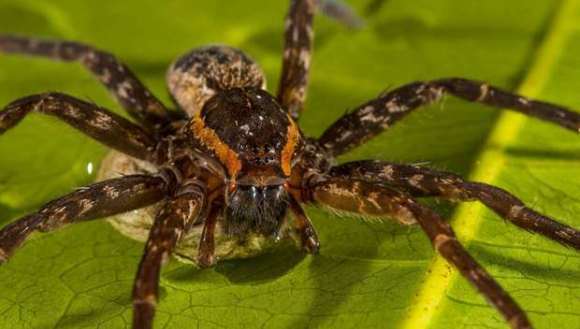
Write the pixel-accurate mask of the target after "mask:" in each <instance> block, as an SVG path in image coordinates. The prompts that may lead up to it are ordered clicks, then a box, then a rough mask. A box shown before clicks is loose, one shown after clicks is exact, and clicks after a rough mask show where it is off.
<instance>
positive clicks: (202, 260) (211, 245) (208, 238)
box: [197, 205, 222, 267]
mask: <svg viewBox="0 0 580 329" xmlns="http://www.w3.org/2000/svg"><path fill="white" fill-rule="evenodd" d="M221 211H222V206H215V205H214V206H213V207H212V208H211V209H210V211H209V214H208V216H207V218H206V219H205V223H204V224H203V230H202V232H201V238H200V239H199V247H198V253H197V265H198V266H200V267H211V266H213V265H214V264H215V262H216V259H215V240H214V238H215V226H216V224H217V218H218V216H219V214H220V212H221Z"/></svg>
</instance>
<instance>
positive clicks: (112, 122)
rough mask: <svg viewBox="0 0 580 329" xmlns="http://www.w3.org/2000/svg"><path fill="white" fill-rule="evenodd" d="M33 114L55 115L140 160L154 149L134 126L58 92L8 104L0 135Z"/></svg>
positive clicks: (0, 120) (0, 116) (149, 139)
mask: <svg viewBox="0 0 580 329" xmlns="http://www.w3.org/2000/svg"><path fill="white" fill-rule="evenodd" d="M33 111H36V112H40V113H44V114H48V115H52V116H55V117H57V118H58V119H60V120H62V121H64V122H66V123H68V124H69V125H71V126H73V127H74V128H76V129H78V130H79V131H81V132H82V133H85V134H87V135H89V136H90V137H92V138H94V139H96V140H97V141H99V142H101V143H103V144H105V145H107V146H109V147H111V148H114V149H116V150H119V151H121V152H123V153H125V154H128V155H131V156H133V157H136V158H139V159H143V160H147V159H149V158H150V154H151V151H152V150H153V148H154V147H155V141H154V139H153V138H152V137H151V136H150V135H149V134H148V133H147V132H145V131H144V130H143V129H142V128H141V127H139V126H137V125H136V124H134V123H131V122H130V121H128V120H127V119H125V118H123V117H121V116H119V115H117V114H115V113H113V112H110V111H108V110H106V109H103V108H101V107H98V106H96V105H94V104H92V103H87V102H85V101H82V100H80V99H77V98H74V97H72V96H68V95H65V94H61V93H47V94H39V95H32V96H27V97H24V98H20V99H18V100H16V101H14V102H12V103H10V104H8V105H7V106H6V108H5V109H4V110H3V111H0V134H3V133H4V132H6V130H8V129H10V128H12V127H14V126H15V125H16V124H18V123H19V122H20V121H21V120H22V119H23V118H24V117H25V116H26V115H27V114H28V113H30V112H33Z"/></svg>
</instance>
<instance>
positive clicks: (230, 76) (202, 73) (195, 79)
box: [167, 46, 266, 116]
mask: <svg viewBox="0 0 580 329" xmlns="http://www.w3.org/2000/svg"><path fill="white" fill-rule="evenodd" d="M167 84H168V88H169V91H170V93H171V96H172V97H173V99H174V100H175V102H176V103H177V105H178V106H179V107H180V108H181V109H183V110H184V111H185V112H187V113H188V114H189V115H190V116H194V115H195V114H196V113H199V111H201V108H202V107H203V104H205V102H206V101H207V100H208V99H209V98H210V97H212V96H213V95H215V94H216V93H218V92H220V91H222V90H227V89H232V88H261V89H265V88H266V78H265V75H264V73H263V72H262V69H261V68H260V67H259V66H258V64H256V63H255V62H254V61H253V60H252V59H251V58H249V57H248V56H247V55H246V54H244V53H243V52H242V51H241V50H239V49H235V48H232V47H227V46H208V47H203V48H196V49H193V50H191V51H190V52H188V53H187V54H185V55H183V56H181V57H180V58H178V59H177V60H176V61H175V62H174V63H173V65H171V67H170V68H169V71H168V72H167Z"/></svg>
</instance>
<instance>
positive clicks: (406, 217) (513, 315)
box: [309, 177, 532, 329]
mask: <svg viewBox="0 0 580 329" xmlns="http://www.w3.org/2000/svg"><path fill="white" fill-rule="evenodd" d="M309 189H310V193H312V196H313V200H314V201H315V202H317V203H320V204H323V205H326V206H330V207H332V208H335V209H338V210H342V211H348V212H353V213H357V214H362V215H365V216H379V217H380V216H383V217H384V216H390V217H393V218H394V219H397V220H398V221H400V222H403V223H410V222H417V223H418V224H419V225H420V226H421V228H422V229H423V231H425V233H426V234H427V236H428V237H429V239H430V240H431V243H432V245H433V247H434V249H435V250H436V251H437V252H439V253H440V254H441V255H442V256H443V257H444V258H445V259H446V260H447V261H448V262H449V263H451V264H453V265H454V266H455V267H456V268H457V269H458V270H459V271H460V272H461V274H462V275H463V276H464V277H465V278H467V279H468V280H469V281H470V282H471V283H472V284H473V285H474V286H475V287H476V288H477V289H478V290H479V291H480V292H481V293H482V294H483V295H485V297H486V298H487V300H488V301H489V302H490V303H491V304H493V305H494V306H495V307H496V308H497V310H498V311H499V312H500V313H501V314H502V315H503V317H504V318H505V319H506V320H507V322H508V323H509V325H510V326H511V327H512V328H514V329H527V328H531V327H532V326H531V324H530V322H529V320H528V318H527V316H526V313H525V312H524V311H523V310H522V309H521V308H520V307H519V305H518V304H517V303H516V302H515V301H514V300H513V299H512V298H511V297H510V296H509V295H508V294H507V292H506V291H505V290H503V288H502V287H501V286H500V285H499V284H498V283H497V282H496V281H495V280H494V279H493V278H492V277H491V276H490V275H489V273H488V272H487V271H486V270H485V269H484V268H483V267H481V265H479V264H478V263H477V262H476V261H475V260H474V259H473V258H472V257H471V256H470V255H469V254H468V253H467V251H466V250H465V249H464V248H463V246H462V245H461V244H460V243H459V242H458V241H457V239H456V237H455V234H454V233H453V230H452V229H451V226H449V224H448V223H446V222H445V221H444V220H443V219H442V218H441V217H440V216H439V215H437V214H436V213H435V212H433V211H432V210H430V209H429V208H427V207H425V206H423V205H421V204H420V203H417V202H416V201H415V200H413V199H412V198H411V197H409V196H408V195H406V194H404V193H401V192H398V191H395V190H392V189H390V188H387V187H385V186H380V185H376V184H372V183H369V182H364V181H357V180H354V179H347V178H341V177H328V178H326V179H324V180H322V181H321V182H319V183H314V184H312V186H310V187H309Z"/></svg>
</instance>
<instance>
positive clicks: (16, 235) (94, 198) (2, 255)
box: [0, 175, 167, 263]
mask: <svg viewBox="0 0 580 329" xmlns="http://www.w3.org/2000/svg"><path fill="white" fill-rule="evenodd" d="M166 189H167V183H166V180H165V179H162V178H161V177H155V176H145V175H134V176H125V177H121V178H116V179H111V180H106V181H103V182H99V183H95V184H93V185H89V186H87V187H82V188H80V189H78V190H76V191H75V192H72V193H70V194H68V195H66V196H63V197H61V198H58V199H56V200H53V201H51V202H49V203H47V204H46V205H44V206H43V207H42V208H41V209H40V210H39V211H38V212H36V213H33V214H30V215H27V216H24V217H23V218H21V219H19V220H17V221H15V222H12V223H10V224H8V225H6V226H5V227H3V228H2V229H1V230H0V263H2V262H4V261H6V260H8V258H9V257H10V255H12V253H13V252H14V250H15V249H16V248H18V247H19V246H20V245H21V244H22V243H23V242H24V241H25V240H26V238H27V237H28V236H29V235H30V234H31V233H32V232H35V231H42V232H47V231H52V230H55V229H58V228H60V227H61V226H63V225H66V224H70V223H76V222H82V221H88V220H92V219H96V218H102V217H107V216H111V215H114V214H118V213H123V212H127V211H129V210H133V209H137V208H141V207H145V206H148V205H150V204H153V203H155V202H157V201H159V200H161V199H162V198H163V197H164V195H165V192H166Z"/></svg>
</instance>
